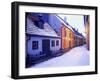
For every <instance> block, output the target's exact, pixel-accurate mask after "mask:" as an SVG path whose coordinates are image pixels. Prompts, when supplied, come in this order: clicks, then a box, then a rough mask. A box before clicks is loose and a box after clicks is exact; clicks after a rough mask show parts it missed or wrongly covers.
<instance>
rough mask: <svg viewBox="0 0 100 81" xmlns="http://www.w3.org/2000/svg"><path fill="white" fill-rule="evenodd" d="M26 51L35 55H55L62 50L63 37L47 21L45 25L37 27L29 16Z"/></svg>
mask: <svg viewBox="0 0 100 81" xmlns="http://www.w3.org/2000/svg"><path fill="white" fill-rule="evenodd" d="M26 23H27V28H26V53H27V54H28V55H30V56H33V57H40V56H45V55H46V56H49V55H55V54H57V53H59V52H60V49H61V38H60V36H58V35H57V33H56V32H55V31H54V29H53V28H52V27H51V26H50V25H49V24H48V23H46V22H44V23H41V22H40V24H41V26H42V24H43V27H41V28H40V27H37V26H36V25H35V24H34V22H33V21H32V19H30V18H29V17H27V22H26Z"/></svg>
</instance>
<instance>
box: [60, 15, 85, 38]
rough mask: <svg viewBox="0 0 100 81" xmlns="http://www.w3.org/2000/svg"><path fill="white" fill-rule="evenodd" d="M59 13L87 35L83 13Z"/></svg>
mask: <svg viewBox="0 0 100 81" xmlns="http://www.w3.org/2000/svg"><path fill="white" fill-rule="evenodd" d="M58 15H59V16H60V17H61V18H62V19H64V20H65V21H67V22H68V23H69V24H70V25H71V26H72V27H73V28H75V29H76V30H78V31H79V32H80V33H82V34H83V35H84V36H85V27H84V18H83V15H61V14H58Z"/></svg>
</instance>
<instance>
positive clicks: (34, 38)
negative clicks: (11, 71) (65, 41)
mask: <svg viewBox="0 0 100 81" xmlns="http://www.w3.org/2000/svg"><path fill="white" fill-rule="evenodd" d="M43 39H49V40H50V50H51V51H53V52H57V51H58V50H60V48H61V43H60V42H61V40H60V39H59V38H49V37H48V38H46V37H31V38H30V40H28V42H27V47H26V48H27V52H28V54H31V55H36V54H39V53H40V51H41V52H42V40H43ZM52 40H54V41H56V40H59V45H58V46H54V47H52V45H51V41H52ZM32 41H38V49H34V50H33V49H32Z"/></svg>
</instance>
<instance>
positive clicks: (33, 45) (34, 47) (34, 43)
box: [32, 41, 38, 50]
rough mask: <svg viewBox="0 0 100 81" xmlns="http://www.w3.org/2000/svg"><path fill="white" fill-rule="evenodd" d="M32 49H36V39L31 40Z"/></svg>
mask: <svg viewBox="0 0 100 81" xmlns="http://www.w3.org/2000/svg"><path fill="white" fill-rule="evenodd" d="M32 49H33V50H34V49H38V41H33V42H32Z"/></svg>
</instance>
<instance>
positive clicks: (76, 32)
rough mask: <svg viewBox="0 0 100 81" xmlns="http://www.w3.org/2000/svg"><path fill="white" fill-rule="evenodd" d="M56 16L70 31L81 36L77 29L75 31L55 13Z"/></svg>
mask: <svg viewBox="0 0 100 81" xmlns="http://www.w3.org/2000/svg"><path fill="white" fill-rule="evenodd" d="M56 17H57V18H58V19H59V20H60V21H61V22H62V23H63V24H64V25H65V26H66V27H68V28H69V29H70V30H71V31H72V32H74V34H75V35H76V36H78V37H80V38H82V37H83V36H82V34H80V33H79V32H78V31H76V30H75V29H74V28H73V27H72V26H71V25H69V24H68V23H66V22H65V21H64V20H63V19H62V18H61V17H59V16H58V15H56Z"/></svg>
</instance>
